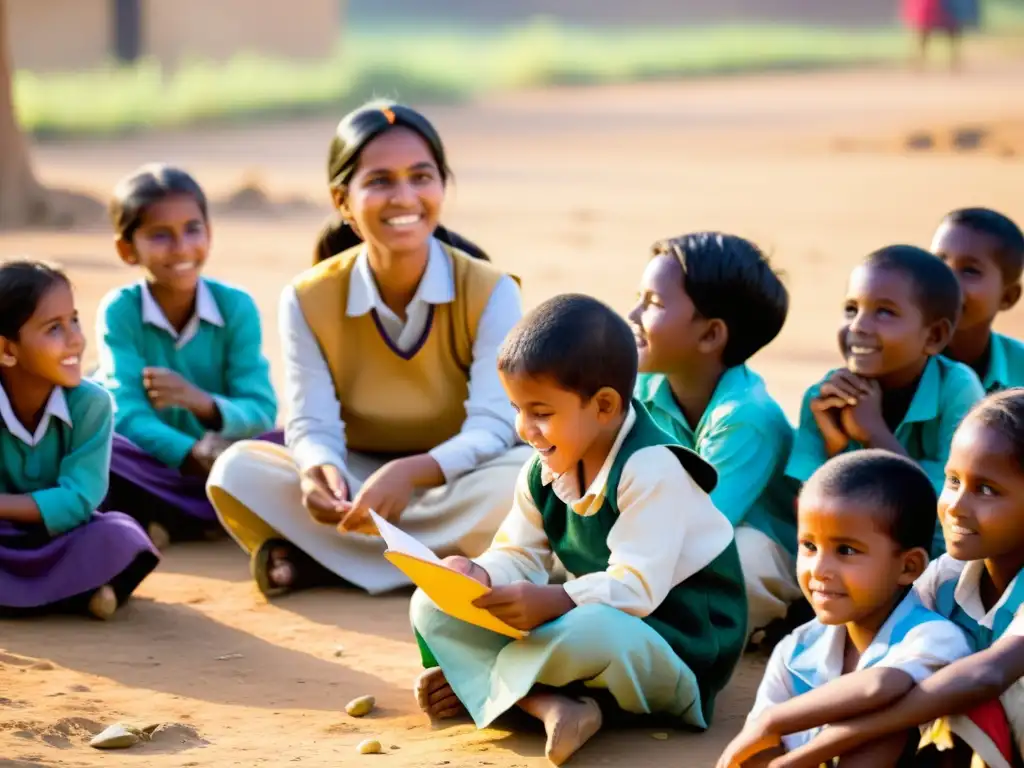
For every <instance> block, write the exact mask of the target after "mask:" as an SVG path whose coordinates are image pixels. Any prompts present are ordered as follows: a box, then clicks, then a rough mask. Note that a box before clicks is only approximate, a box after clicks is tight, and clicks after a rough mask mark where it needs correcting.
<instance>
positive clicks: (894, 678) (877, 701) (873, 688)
mask: <svg viewBox="0 0 1024 768" xmlns="http://www.w3.org/2000/svg"><path fill="white" fill-rule="evenodd" d="M913 687H914V680H913V678H911V677H910V675H908V674H907V673H906V672H903V671H902V670H899V669H893V668H891V667H872V668H871V669H865V670H860V671H858V672H851V673H850V674H848V675H843V676H841V677H838V678H836V679H835V680H832V681H831V682H829V683H826V684H825V685H822V686H820V687H818V688H815V689H814V690H812V691H808V692H807V693H804V694H802V695H800V696H795V697H794V698H791V699H789V700H787V701H783V702H780V703H778V704H775V705H773V706H771V707H769V708H768V709H766V710H765V711H764V712H763V713H762V714H761V715H760V716H758V717H756V718H755V719H754V720H752V721H750V722H748V723H747V725H746V726H745V727H744V728H743V731H741V732H740V734H739V735H738V736H737V737H736V738H735V739H733V741H732V743H730V744H729V747H728V748H727V749H726V751H725V753H723V755H722V758H721V759H720V760H719V763H718V767H719V768H733V766H739V765H744V766H746V765H750V764H751V763H750V756H752V755H760V754H763V753H762V752H761V750H765V749H767V748H771V747H773V746H776V745H778V744H779V743H780V741H781V738H782V737H783V736H788V735H789V734H793V733H801V732H803V731H807V730H810V729H812V728H819V727H821V726H824V725H828V724H830V723H836V722H840V721H843V720H849V719H850V718H852V717H857V716H858V715H863V714H865V713H869V712H875V711H877V710H879V709H882V708H884V707H888V706H889V705H890V704H892V702H894V701H896V700H897V699H899V698H900V697H901V696H904V695H905V694H906V693H907V692H908V691H909V690H911V689H912V688H913Z"/></svg>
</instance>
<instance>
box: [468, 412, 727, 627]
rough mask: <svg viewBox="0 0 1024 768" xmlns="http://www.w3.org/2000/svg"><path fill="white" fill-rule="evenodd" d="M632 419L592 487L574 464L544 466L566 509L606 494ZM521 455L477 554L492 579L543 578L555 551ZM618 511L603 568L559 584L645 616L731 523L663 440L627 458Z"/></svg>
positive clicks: (584, 506)
mask: <svg viewBox="0 0 1024 768" xmlns="http://www.w3.org/2000/svg"><path fill="white" fill-rule="evenodd" d="M635 422H636V411H635V410H634V409H633V407H632V406H630V409H629V413H628V414H627V416H626V419H625V421H624V422H623V424H622V428H621V429H620V430H619V434H618V435H617V436H616V438H615V442H614V444H613V445H612V449H611V451H610V452H609V453H608V457H607V458H606V459H605V461H604V464H603V465H602V466H601V470H600V471H599V472H598V473H597V476H596V477H595V478H594V481H593V482H592V483H591V484H590V487H589V488H587V489H586V490H585V491H584V490H583V489H581V488H580V487H579V484H578V478H577V474H576V472H575V471H572V472H566V473H565V474H563V475H561V476H558V477H555V476H554V475H553V474H552V473H551V472H550V471H549V470H548V469H547V467H544V466H542V470H541V482H543V483H544V484H545V485H553V490H554V493H555V495H556V496H557V497H558V498H559V499H560V500H561V501H562V502H564V503H565V505H566V507H567V513H568V514H576V515H582V516H584V517H586V516H589V515H593V514H596V513H597V511H598V510H599V509H601V507H602V505H603V504H604V501H605V494H606V490H607V488H606V486H607V483H608V474H609V472H610V471H611V468H612V464H614V463H615V457H616V456H617V455H618V453H619V449H620V448H621V447H622V443H623V441H624V440H625V438H626V435H628V434H629V431H630V430H631V429H632V428H633V424H634V423H635ZM531 466H532V462H527V463H526V465H525V466H524V467H523V469H522V471H520V473H519V479H518V480H517V482H516V488H515V495H514V497H513V502H512V510H511V511H510V512H509V514H508V517H506V518H505V521H504V522H503V523H502V524H501V527H500V528H499V529H498V532H497V534H495V537H494V541H493V542H492V544H491V546H490V548H489V549H488V550H487V551H486V552H484V553H483V554H482V555H480V556H479V557H477V558H476V560H475V562H476V563H477V564H478V565H480V566H482V567H483V568H484V569H485V570H486V571H487V573H488V574H489V575H490V577H491V584H492V585H493V586H501V585H508V584H512V583H514V582H517V581H530V582H533V583H534V584H546V583H547V582H548V579H549V578H550V576H551V569H552V565H553V555H552V550H551V545H550V543H549V541H548V537H547V534H546V533H545V532H544V523H543V520H542V518H541V514H540V510H539V509H537V505H536V504H535V503H534V500H533V496H532V494H531V493H530V480H529V477H530V468H531ZM617 498H618V506H619V517H618V519H617V520H616V521H615V524H614V525H613V526H612V528H611V531H610V532H609V533H608V549H609V550H610V551H611V555H610V556H609V558H608V568H607V570H605V571H599V572H597V573H591V574H586V575H584V576H580V577H579V578H577V577H576V576H574V575H573V574H571V573H570V574H568V576H569V580H568V581H567V582H566V584H565V591H566V592H567V593H568V594H569V597H571V598H572V600H573V602H574V603H576V605H586V604H587V603H600V604H603V605H608V606H610V607H612V608H618V609H619V610H621V611H624V612H625V613H628V614H631V615H633V616H639V617H641V618H642V617H644V616H647V615H648V614H650V613H651V612H652V611H653V610H654V609H655V608H657V607H658V606H659V605H661V603H662V602H663V601H664V600H665V598H666V597H667V596H668V593H669V591H671V590H672V588H673V587H675V586H676V585H678V584H681V583H682V582H684V581H686V580H687V579H688V578H690V577H691V576H693V575H694V574H695V573H697V572H698V571H700V570H701V569H702V568H705V567H706V566H708V565H709V564H710V563H711V561H712V560H714V559H715V558H716V557H718V556H719V555H720V554H722V552H724V551H725V549H726V547H728V546H729V544H730V542H732V540H733V529H732V524H731V523H730V522H729V520H728V518H726V516H725V515H723V514H722V513H721V512H720V511H719V510H718V508H717V507H715V505H714V502H712V501H711V497H710V496H709V495H708V494H707V493H705V492H704V491H702V490H701V489H700V487H699V486H698V485H697V483H696V482H695V481H694V480H693V478H692V477H690V474H689V473H688V472H687V471H686V470H685V469H684V468H683V465H682V464H680V463H679V459H678V458H677V457H676V455H675V454H674V453H673V452H672V451H671V450H670V449H668V448H666V447H664V446H652V447H648V448H642V449H640V450H639V451H637V452H636V453H634V454H633V455H632V456H630V457H629V460H628V461H627V462H626V465H625V466H624V467H623V468H622V475H621V477H620V479H619V486H618V493H617Z"/></svg>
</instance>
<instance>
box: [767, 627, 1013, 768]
mask: <svg viewBox="0 0 1024 768" xmlns="http://www.w3.org/2000/svg"><path fill="white" fill-rule="evenodd" d="M1022 676H1024V637H1021V636H1017V635H1012V636H1004V637H1002V638H1001V639H1000V640H998V641H996V642H995V643H994V644H993V645H992V647H991V648H988V649H987V650H984V651H980V652H978V653H975V654H972V655H970V656H967V657H966V658H963V659H960V660H958V661H955V662H953V663H952V664H949V665H947V666H946V667H944V668H942V669H940V670H939V671H938V672H936V673H935V674H934V675H932V676H931V677H929V678H927V679H926V680H923V681H922V682H921V683H920V684H918V686H917V687H916V688H914V689H913V690H911V691H910V692H909V693H908V694H907V695H906V696H904V697H903V698H901V699H900V700H899V701H897V702H896V703H895V704H893V705H892V706H889V707H887V708H886V709H884V710H882V711H876V712H872V713H871V714H868V715H863V716H860V717H855V718H854V719H852V720H847V721H845V722H834V723H833V724H832V725H831V726H830V727H829V728H826V729H825V730H823V731H822V732H821V733H820V734H818V735H817V736H816V737H815V738H814V739H813V740H811V741H810V742H808V743H807V744H806V745H804V746H802V747H800V748H799V749H795V750H793V751H792V752H789V753H787V754H786V755H784V756H782V757H780V758H777V759H776V760H774V761H773V762H772V764H771V768H817V766H819V765H820V764H821V763H823V762H826V761H827V760H829V759H831V758H833V757H835V756H836V755H840V754H846V753H849V752H851V750H853V749H856V748H857V747H859V746H861V745H863V744H867V743H870V742H874V741H877V740H878V739H881V738H883V737H886V736H890V735H892V734H896V733H901V732H904V731H907V730H909V729H911V728H915V727H917V726H919V725H922V724H924V723H928V722H930V721H932V720H934V719H936V718H939V717H943V716H947V715H956V714H961V713H964V712H968V711H970V710H971V709H973V708H974V707H976V706H978V705H980V704H984V703H986V702H988V701H991V700H993V699H995V698H997V697H998V696H999V695H1001V694H1002V693H1003V692H1004V691H1005V690H1006V689H1007V688H1009V687H1010V686H1011V685H1012V684H1013V683H1014V682H1015V681H1016V680H1018V679H1019V678H1020V677H1022Z"/></svg>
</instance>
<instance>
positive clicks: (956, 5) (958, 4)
mask: <svg viewBox="0 0 1024 768" xmlns="http://www.w3.org/2000/svg"><path fill="white" fill-rule="evenodd" d="M902 6H903V7H902V16H903V20H904V21H905V22H906V23H907V25H908V26H910V27H911V28H912V29H913V30H914V31H915V32H917V40H918V58H917V65H918V66H919V67H923V66H924V65H925V63H926V61H927V57H928V44H929V43H930V42H931V38H932V34H933V33H935V32H944V33H945V34H946V35H947V36H948V37H949V56H950V60H949V66H950V69H951V70H953V71H956V70H959V69H960V61H961V60H960V41H961V38H962V37H963V31H964V30H965V29H969V28H971V27H976V26H977V25H978V22H979V17H980V14H981V11H980V7H979V2H978V0H902Z"/></svg>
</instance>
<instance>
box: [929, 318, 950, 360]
mask: <svg viewBox="0 0 1024 768" xmlns="http://www.w3.org/2000/svg"><path fill="white" fill-rule="evenodd" d="M953 330H954V329H953V324H952V323H951V322H949V320H947V319H946V318H943V319H942V320H938V321H936V322H934V323H932V324H931V326H930V327H929V328H928V340H927V341H926V342H925V347H924V351H925V354H928V355H941V354H942V350H944V349H945V348H946V347H947V346H948V345H949V340H950V339H952V338H953Z"/></svg>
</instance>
